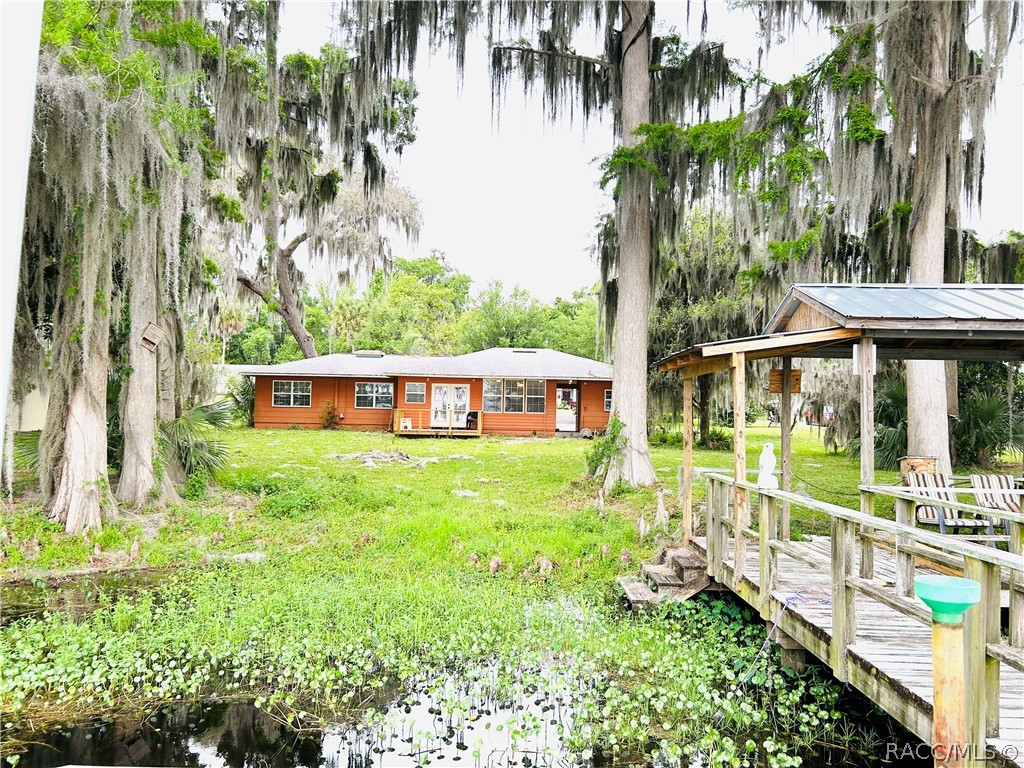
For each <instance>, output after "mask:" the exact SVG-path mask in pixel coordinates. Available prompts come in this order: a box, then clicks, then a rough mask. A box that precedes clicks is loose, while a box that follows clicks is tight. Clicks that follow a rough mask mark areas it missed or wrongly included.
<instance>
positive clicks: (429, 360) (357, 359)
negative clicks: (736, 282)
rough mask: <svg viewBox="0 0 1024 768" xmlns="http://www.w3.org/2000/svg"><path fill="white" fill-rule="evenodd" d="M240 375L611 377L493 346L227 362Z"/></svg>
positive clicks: (567, 360)
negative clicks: (462, 351)
mask: <svg viewBox="0 0 1024 768" xmlns="http://www.w3.org/2000/svg"><path fill="white" fill-rule="evenodd" d="M233 369H234V370H235V372H237V373H240V374H242V375H245V376H344V377H355V376H363V377H367V378H390V377H392V376H424V377H427V376H429V377H431V378H438V377H451V378H477V379H482V378H494V379H558V380H574V381H611V379H612V370H613V369H612V366H610V365H608V364H607V363H601V362H598V361H597V360H590V359H589V358H586V357H578V356H577V355H570V354H567V353H565V352H557V351H555V350H553V349H519V348H508V347H495V348H493V349H485V350H483V351H481V352H471V353H469V354H466V355H457V356H454V357H432V356H425V355H424V356H421V355H381V356H367V355H365V354H348V353H347V354H337V355H322V356H320V357H311V358H309V359H307V360H296V361H295V362H291V363H278V364H277V365H240V366H233Z"/></svg>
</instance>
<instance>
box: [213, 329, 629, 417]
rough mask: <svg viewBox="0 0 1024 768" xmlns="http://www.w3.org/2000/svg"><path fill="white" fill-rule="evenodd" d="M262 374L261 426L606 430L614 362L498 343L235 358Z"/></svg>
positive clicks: (244, 370) (258, 380) (248, 371)
mask: <svg viewBox="0 0 1024 768" xmlns="http://www.w3.org/2000/svg"><path fill="white" fill-rule="evenodd" d="M232 368H233V369H234V371H235V372H236V373H239V374H241V375H245V376H250V377H252V378H253V379H254V380H255V384H256V407H255V417H254V422H255V426H256V427H260V428H285V427H292V426H297V427H308V428H312V429H316V428H319V427H323V426H324V425H325V415H326V414H327V412H328V410H329V409H332V408H333V410H334V411H335V412H336V413H337V419H338V421H337V425H338V426H340V427H342V428H347V429H383V430H387V429H391V430H394V432H395V433H397V434H405V435H417V434H419V435H424V434H446V435H448V434H450V435H457V436H464V437H470V436H475V435H482V434H484V435H486V434H500V435H532V434H537V435H554V434H556V433H577V432H583V431H584V430H587V431H589V432H591V433H596V432H599V431H601V430H603V429H604V428H605V427H606V426H607V424H608V419H609V416H610V415H611V394H612V367H611V366H610V365H608V364H606V363H600V362H597V361H596V360H589V359H587V358H584V357H577V356H576V355H569V354H566V353H564V352H556V351H555V350H552V349H510V348H495V349H487V350H484V351H482V352H471V353H470V354H467V355H457V356H454V357H430V356H418V355H387V354H384V353H383V352H376V351H360V352H353V353H347V354H337V355H323V356H321V357H314V358H310V359H308V360H297V361H295V362H291V363H279V364H277V365H255V366H232Z"/></svg>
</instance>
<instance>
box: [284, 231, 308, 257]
mask: <svg viewBox="0 0 1024 768" xmlns="http://www.w3.org/2000/svg"><path fill="white" fill-rule="evenodd" d="M307 240H309V232H303V233H302V234H301V235H296V236H295V237H294V238H293V239H292V241H291V242H290V243H288V245H286V246H285V247H284V248H282V249H281V255H280V256H279V257H278V258H282V259H290V258H291V257H292V254H293V253H295V249H296V248H298V247H299V246H300V245H302V244H303V243H304V242H306V241H307Z"/></svg>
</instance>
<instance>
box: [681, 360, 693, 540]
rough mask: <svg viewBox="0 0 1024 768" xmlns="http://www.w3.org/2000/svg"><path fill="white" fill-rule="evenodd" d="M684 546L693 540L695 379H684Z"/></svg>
mask: <svg viewBox="0 0 1024 768" xmlns="http://www.w3.org/2000/svg"><path fill="white" fill-rule="evenodd" d="M683 430H684V431H683V484H682V486H681V487H680V488H679V493H680V494H682V496H681V498H682V502H683V546H686V545H687V544H689V543H690V541H691V540H692V539H693V379H683Z"/></svg>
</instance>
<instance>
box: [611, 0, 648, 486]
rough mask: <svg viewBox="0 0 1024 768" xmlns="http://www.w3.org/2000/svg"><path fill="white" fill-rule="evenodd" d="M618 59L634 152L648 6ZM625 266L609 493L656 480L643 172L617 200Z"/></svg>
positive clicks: (640, 4) (629, 20)
mask: <svg viewBox="0 0 1024 768" xmlns="http://www.w3.org/2000/svg"><path fill="white" fill-rule="evenodd" d="M621 7H622V13H623V28H622V57H621V60H620V67H619V71H620V83H621V95H620V98H621V105H622V106H621V121H620V131H621V133H622V142H623V144H624V145H626V146H633V145H635V144H636V143H637V141H638V138H637V137H636V136H634V135H633V131H634V130H635V129H636V128H637V127H638V126H639V125H640V124H641V123H649V122H650V120H651V80H650V62H651V23H652V20H653V19H652V16H653V7H652V4H651V2H650V0H627V1H626V2H623V3H622V6H621ZM617 216H618V221H619V266H618V292H617V299H616V316H615V340H614V341H615V346H614V355H613V357H614V360H613V362H614V364H615V373H614V379H613V381H612V410H613V411H614V413H615V415H616V416H618V418H619V420H620V421H622V423H623V424H624V427H623V430H622V434H623V436H624V437H625V446H624V448H623V450H622V452H621V453H620V454H618V455H617V456H616V457H615V458H614V459H613V460H612V462H611V464H610V466H609V467H608V473H607V475H606V476H605V487H606V488H609V489H610V488H611V487H612V486H614V485H615V484H616V483H617V482H619V481H620V480H621V481H625V482H627V483H629V484H630V485H633V486H638V485H653V484H654V483H655V482H656V480H657V478H656V476H655V474H654V465H653V464H652V463H651V454H650V448H649V447H648V443H647V327H648V322H649V319H650V309H651V308H650V292H651V286H650V279H651V278H650V265H651V179H650V174H649V173H648V172H647V171H645V170H642V169H639V168H635V167H631V168H629V169H628V171H627V172H626V174H625V177H624V178H623V182H622V190H621V193H620V196H619V200H618V210H617Z"/></svg>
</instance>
